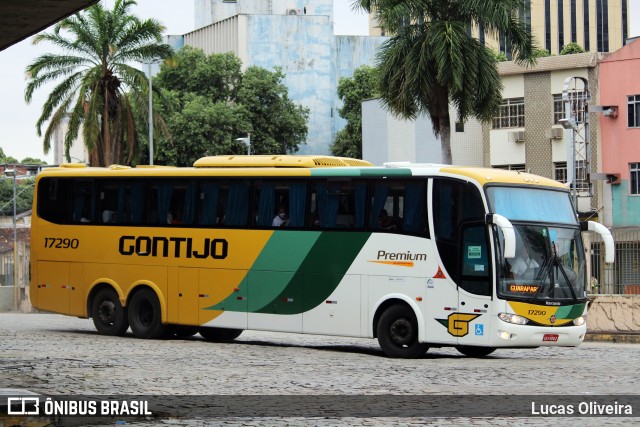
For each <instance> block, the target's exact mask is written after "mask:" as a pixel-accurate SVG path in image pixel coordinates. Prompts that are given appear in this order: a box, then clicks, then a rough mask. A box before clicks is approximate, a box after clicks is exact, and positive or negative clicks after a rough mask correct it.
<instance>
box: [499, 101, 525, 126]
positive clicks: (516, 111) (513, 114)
mask: <svg viewBox="0 0 640 427" xmlns="http://www.w3.org/2000/svg"><path fill="white" fill-rule="evenodd" d="M517 127H524V98H510V99H503V100H502V105H500V110H499V112H498V115H497V116H496V117H494V118H493V129H502V128H517Z"/></svg>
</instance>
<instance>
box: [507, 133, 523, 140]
mask: <svg viewBox="0 0 640 427" xmlns="http://www.w3.org/2000/svg"><path fill="white" fill-rule="evenodd" d="M509 142H524V131H523V130H516V131H513V132H509Z"/></svg>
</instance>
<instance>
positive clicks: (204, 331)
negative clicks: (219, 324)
mask: <svg viewBox="0 0 640 427" xmlns="http://www.w3.org/2000/svg"><path fill="white" fill-rule="evenodd" d="M199 332H200V335H202V338H204V339H205V340H207V341H214V342H229V341H233V340H234V339H236V338H238V337H239V336H240V334H241V333H242V329H226V328H212V327H210V326H203V327H201V328H200V331H199Z"/></svg>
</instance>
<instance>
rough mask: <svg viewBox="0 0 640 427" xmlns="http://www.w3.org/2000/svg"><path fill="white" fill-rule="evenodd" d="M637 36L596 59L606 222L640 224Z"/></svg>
mask: <svg viewBox="0 0 640 427" xmlns="http://www.w3.org/2000/svg"><path fill="white" fill-rule="evenodd" d="M638 68H640V39H636V40H634V41H633V42H631V43H629V44H628V45H627V46H625V47H624V48H622V49H620V50H618V51H617V52H614V53H612V54H611V55H609V56H607V57H606V58H605V59H603V60H602V61H601V63H600V87H599V91H598V104H599V106H600V107H601V108H600V110H601V111H602V113H601V114H599V121H600V130H601V132H600V141H601V144H602V172H603V173H604V174H605V175H607V176H608V179H607V180H606V181H605V182H608V183H609V184H608V185H607V186H606V196H605V198H604V199H605V200H604V201H605V208H606V211H607V212H608V213H609V215H607V219H606V225H607V226H610V227H614V228H620V227H629V226H636V227H638V226H640V80H639V79H638V77H637V74H636V73H637V70H638Z"/></svg>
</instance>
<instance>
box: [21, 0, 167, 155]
mask: <svg viewBox="0 0 640 427" xmlns="http://www.w3.org/2000/svg"><path fill="white" fill-rule="evenodd" d="M135 4H136V2H135V1H134V0H116V2H115V5H114V7H113V10H106V9H104V8H103V7H102V4H101V3H98V4H96V5H95V6H92V7H90V8H88V9H87V10H86V11H85V12H82V13H79V14H76V15H74V16H71V17H69V18H66V19H64V20H62V21H61V22H59V23H58V24H56V26H55V27H54V28H53V31H52V32H47V33H42V34H39V35H37V36H36V37H35V38H34V41H33V42H34V44H37V43H40V42H42V41H48V42H51V43H53V44H54V45H56V46H57V47H59V48H62V50H63V51H64V53H62V54H56V53H48V54H44V55H42V56H40V57H38V58H36V59H35V60H34V61H33V62H32V63H31V64H30V65H29V66H27V73H28V76H29V83H28V84H27V88H26V90H25V100H26V101H27V103H29V102H30V101H31V98H32V95H33V92H34V90H36V89H37V88H39V87H41V86H42V85H44V84H45V83H48V82H52V81H56V80H59V79H62V81H60V82H59V83H58V85H57V86H56V87H55V88H54V89H53V90H52V91H51V93H50V94H49V97H48V98H47V100H46V102H45V104H44V106H43V108H42V114H41V115H40V118H39V119H38V121H37V123H36V129H37V130H38V136H42V127H43V125H44V123H45V122H46V121H47V120H49V125H48V126H47V128H46V131H45V133H44V141H43V144H44V152H45V153H47V152H48V151H49V149H50V148H51V138H52V137H53V135H54V131H55V130H56V128H58V126H60V125H61V123H62V122H63V120H64V119H65V117H67V116H68V117H69V118H68V120H69V125H68V130H67V133H66V135H65V140H64V144H65V152H66V156H67V159H69V148H70V147H71V144H72V143H73V141H74V139H76V138H77V136H78V133H79V130H80V127H81V126H82V136H83V139H84V142H85V144H86V146H87V149H88V151H89V153H90V162H91V164H92V165H94V166H106V165H109V164H113V163H122V162H125V163H131V161H132V160H133V156H134V154H135V149H136V142H135V141H136V138H135V121H134V117H133V112H132V105H133V104H134V103H140V104H142V102H143V100H144V99H145V96H144V94H145V93H148V92H147V90H148V82H147V78H146V76H145V74H144V72H142V71H140V70H138V69H136V68H135V67H132V66H131V65H130V64H129V63H131V62H149V61H153V60H157V59H165V58H168V57H170V56H171V55H172V54H173V50H172V49H171V47H170V46H169V45H167V44H164V43H162V38H161V37H162V31H164V27H163V26H162V25H161V24H160V23H159V22H158V21H156V20H154V19H147V20H145V21H141V20H140V19H138V18H137V17H135V16H133V15H131V14H130V13H129V9H130V8H131V7H132V6H134V5H135ZM125 144H126V146H125Z"/></svg>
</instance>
